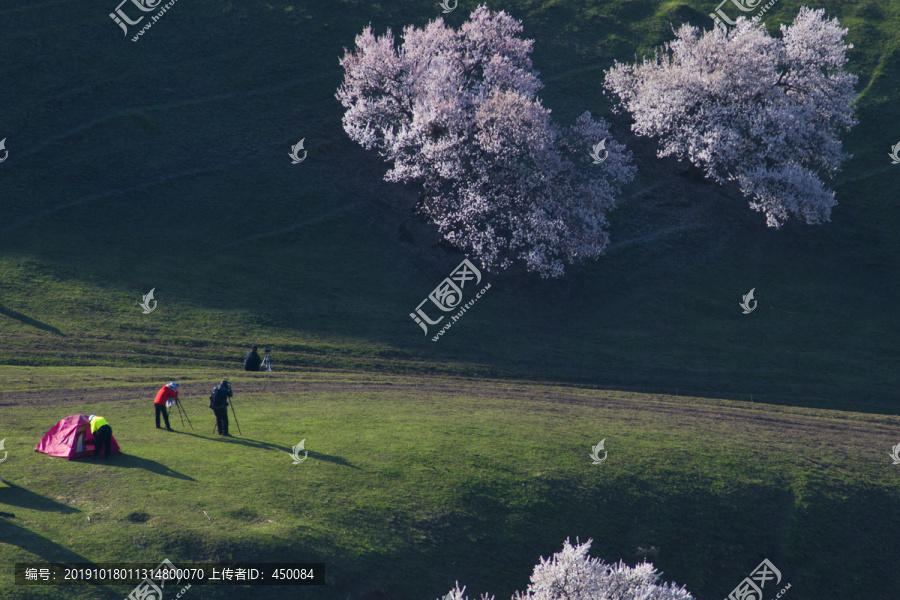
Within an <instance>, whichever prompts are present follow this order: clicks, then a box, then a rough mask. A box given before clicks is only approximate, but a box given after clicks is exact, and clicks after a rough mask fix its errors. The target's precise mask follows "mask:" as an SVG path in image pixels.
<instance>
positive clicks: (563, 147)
mask: <svg viewBox="0 0 900 600" xmlns="http://www.w3.org/2000/svg"><path fill="white" fill-rule="evenodd" d="M521 32H522V24H521V22H519V21H517V20H515V19H513V18H512V17H510V16H509V15H508V14H507V13H505V12H502V11H501V12H491V11H490V10H488V9H487V8H486V7H485V6H480V7H478V8H477V9H476V10H475V11H474V12H473V13H472V14H471V15H470V17H469V20H468V21H467V22H466V23H465V24H463V26H462V27H461V28H460V29H459V30H458V31H457V30H455V29H453V28H451V27H448V26H446V25H445V24H444V21H443V19H437V20H434V21H431V22H430V23H428V25H426V26H425V27H424V28H422V29H418V28H415V27H406V28H405V29H404V31H403V43H402V44H401V45H400V46H399V47H396V45H395V40H394V37H393V35H392V33H391V32H390V31H388V32H387V33H386V34H385V35H383V36H380V37H376V36H375V35H374V34H373V33H372V30H371V28H367V29H366V30H365V31H363V33H362V34H361V35H359V36H357V38H356V48H355V51H352V52H351V51H346V52H345V55H344V57H343V59H341V65H342V66H343V68H344V70H345V76H344V82H343V84H342V85H341V87H340V88H339V89H338V91H337V94H336V97H337V98H338V100H340V102H341V103H342V104H343V106H344V107H345V108H346V112H345V114H344V117H343V125H344V130H345V131H346V132H347V134H348V135H349V136H350V137H351V138H352V139H353V140H355V141H356V142H358V143H359V144H361V145H362V146H363V147H364V148H366V149H369V150H376V151H377V152H378V153H379V154H380V155H381V156H382V157H383V158H384V159H385V160H386V161H388V162H389V163H390V165H391V168H390V169H389V170H388V172H387V174H386V175H385V180H387V181H395V182H404V183H413V184H416V185H419V186H420V190H421V197H420V201H419V203H418V206H417V208H418V210H420V211H421V212H423V213H424V214H425V215H427V217H428V218H429V219H430V220H431V221H433V222H434V223H436V224H437V226H438V228H439V229H440V232H441V234H442V235H443V236H444V238H445V239H446V240H447V241H449V242H450V243H451V244H453V245H454V246H456V247H458V248H459V249H461V250H463V251H465V252H466V253H468V254H470V255H471V256H474V257H475V258H477V259H478V260H479V261H480V262H481V263H482V264H483V265H484V266H485V268H486V269H488V270H498V269H506V268H508V267H510V266H511V265H512V264H513V263H515V262H520V263H522V264H524V265H525V266H526V267H527V269H528V270H530V271H533V272H537V273H539V274H540V275H541V276H542V277H559V276H561V275H563V274H564V270H565V265H567V264H572V263H575V262H578V261H580V260H582V259H585V258H591V257H596V256H598V255H600V254H601V253H602V252H603V249H604V248H605V246H606V245H607V243H608V241H609V238H608V234H607V231H606V228H607V220H606V213H607V211H608V210H610V209H611V208H613V207H614V205H615V204H616V200H617V197H618V194H619V192H620V188H621V186H622V185H624V184H626V183H628V182H630V181H631V180H632V178H633V177H634V167H633V166H631V165H630V154H629V153H628V152H627V151H626V150H625V149H624V147H623V146H622V145H621V144H618V143H616V142H615V141H614V140H612V139H611V135H610V133H609V129H608V125H607V124H606V123H605V122H604V121H602V120H601V121H596V120H594V119H593V118H592V117H591V115H590V113H584V114H583V115H582V116H581V117H579V118H578V119H577V121H576V123H575V125H574V126H573V127H571V128H567V129H563V128H561V127H559V126H557V125H556V124H554V123H553V122H552V120H551V118H550V111H549V110H548V109H546V108H544V106H543V105H542V104H541V101H540V99H539V98H538V97H537V92H538V90H540V88H541V87H542V85H541V82H540V79H539V77H538V73H537V72H536V71H535V70H534V68H533V67H532V63H531V59H530V58H529V55H530V53H531V50H532V41H531V40H525V39H521V38H520V37H518V36H519V34H520V33H521ZM598 144H600V148H603V147H604V145H605V149H604V154H603V158H604V160H602V162H599V164H595V162H597V161H592V160H591V156H590V152H591V149H592V148H594V147H597V145H598ZM607 153H608V154H607Z"/></svg>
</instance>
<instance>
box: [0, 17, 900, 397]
mask: <svg viewBox="0 0 900 600" xmlns="http://www.w3.org/2000/svg"><path fill="white" fill-rule="evenodd" d="M470 4H471V3H470ZM470 4H466V3H464V2H461V3H460V6H459V8H458V9H457V10H456V11H454V12H453V13H451V14H449V15H448V16H447V17H446V19H447V20H448V22H450V23H452V24H454V25H458V24H460V23H461V22H462V21H463V20H464V19H465V17H466V15H467V14H468V10H470V9H471V8H473V7H474V4H471V5H470ZM799 5H800V3H799V2H794V1H793V0H780V1H779V2H778V3H777V5H776V6H775V7H774V8H773V10H772V11H770V13H769V15H768V17H767V21H766V22H767V25H768V26H769V27H770V29H773V30H775V29H777V25H778V24H779V23H781V22H785V21H788V20H790V19H791V18H792V16H793V15H794V14H795V13H796V10H797V8H798V7H799ZM490 6H491V7H492V8H495V9H505V10H508V11H509V12H511V13H512V14H513V15H514V16H516V17H517V18H519V19H521V20H523V22H524V25H525V33H526V35H527V36H528V37H530V38H533V39H535V40H536V44H535V52H534V61H535V65H536V67H537V68H538V69H539V70H540V71H541V72H542V73H543V77H544V81H545V83H546V88H545V89H544V90H543V92H542V97H543V98H544V101H545V103H546V105H547V106H549V107H551V108H552V109H553V110H554V114H555V115H556V116H557V118H559V119H560V120H561V121H563V122H570V121H571V120H572V119H573V118H574V117H575V116H576V115H577V114H578V113H580V112H581V111H583V110H585V109H590V110H591V111H593V112H594V113H595V114H601V115H603V114H606V113H607V110H608V103H607V100H606V99H605V97H604V96H603V95H602V89H601V82H602V70H603V69H604V68H606V67H608V66H609V65H611V64H612V61H613V60H614V59H619V60H629V59H631V58H632V57H633V56H634V55H635V54H641V53H646V52H649V51H650V49H651V48H652V47H654V46H655V45H657V44H659V43H661V42H663V41H665V40H666V39H668V38H669V36H670V30H669V27H670V24H671V25H674V26H677V25H678V24H680V23H682V22H685V21H690V22H693V23H696V24H698V25H700V26H703V27H708V26H709V25H710V20H709V18H708V17H707V16H706V15H707V13H708V12H710V11H711V10H712V8H714V7H713V6H711V3H708V2H706V1H705V0H694V1H691V2H682V3H679V2H658V1H639V0H634V1H619V0H617V1H609V2H587V1H584V2H578V1H574V0H572V1H560V2H495V3H491V4H490ZM825 6H826V8H827V9H828V12H829V14H833V15H835V16H838V17H840V18H841V19H842V22H844V23H845V25H847V26H849V27H850V35H849V39H850V41H852V42H853V43H854V44H855V45H856V49H854V50H853V51H852V52H851V54H850V56H851V64H850V69H851V70H852V71H853V72H855V73H857V74H858V75H859V76H860V91H862V92H863V94H862V96H861V99H860V102H859V116H860V121H861V122H860V125H859V126H858V127H857V128H856V129H855V130H854V131H853V132H852V133H851V134H849V135H847V136H846V141H845V143H846V146H847V148H848V149H849V150H850V151H851V152H853V153H854V154H855V155H856V156H855V158H854V159H852V160H851V161H849V162H848V163H847V164H846V169H845V171H844V173H843V174H842V175H841V176H840V178H839V179H838V180H837V181H836V183H835V189H836V190H837V194H838V201H839V203H840V204H839V206H838V207H837V208H836V210H835V211H834V214H833V218H832V222H831V223H830V224H827V225H824V226H819V227H807V226H800V225H796V224H791V225H788V226H786V227H784V228H783V229H782V230H781V231H777V232H776V231H770V230H767V229H766V228H765V226H764V222H763V218H762V217H761V216H760V215H759V214H757V213H752V212H751V211H750V210H749V209H748V208H747V206H746V201H744V200H743V199H741V198H739V197H738V196H737V195H736V194H735V193H734V191H733V190H721V189H719V188H715V187H713V186H709V185H704V184H702V183H698V182H696V181H692V180H689V179H687V178H685V177H683V176H680V175H679V173H680V172H682V171H684V165H679V164H677V163H676V162H675V161H659V160H657V159H655V158H654V156H653V152H654V146H653V144H652V143H647V142H645V141H640V140H635V139H633V138H631V137H630V136H628V134H627V128H626V127H627V124H624V123H622V122H621V121H617V123H618V125H617V126H618V134H617V135H619V136H620V137H621V138H622V139H625V140H626V141H627V142H628V144H629V147H630V148H632V149H633V150H634V151H635V154H636V162H637V163H638V166H639V167H640V168H641V172H640V174H639V176H638V179H637V181H636V182H635V184H634V185H633V186H632V188H631V189H630V190H629V193H628V199H627V201H626V202H625V203H623V205H622V207H621V209H620V210H619V211H618V212H616V213H615V214H614V215H613V227H612V230H611V233H612V239H613V244H612V246H611V247H610V250H609V253H608V255H607V256H606V257H603V258H601V259H600V260H599V261H597V262H594V263H589V264H587V265H585V266H583V267H577V268H572V269H571V270H570V272H569V274H568V276H567V277H566V278H565V279H564V280H562V281H553V282H546V281H541V280H539V279H537V278H533V277H527V276H522V275H520V274H516V275H495V274H488V275H487V280H488V281H490V282H492V284H493V285H492V288H491V290H490V292H489V293H488V294H487V295H486V296H485V298H484V299H483V300H481V301H480V302H479V303H478V305H477V306H476V307H474V308H473V310H471V311H469V313H467V314H466V316H465V317H464V319H463V320H462V321H461V322H460V323H459V324H457V325H456V326H455V327H454V328H453V329H452V331H450V332H448V334H447V335H445V336H444V337H443V338H441V340H440V341H439V342H437V343H434V342H432V341H430V338H429V337H425V336H423V335H422V332H421V330H420V329H419V328H418V327H417V326H416V325H415V324H414V323H413V322H412V320H411V319H410V318H409V316H408V314H409V312H411V310H413V308H414V307H415V306H416V305H417V304H418V303H419V302H420V301H421V300H422V299H423V298H425V297H426V295H427V294H428V293H429V292H430V291H431V290H432V289H433V288H434V286H436V285H437V284H438V283H439V282H440V281H441V279H443V278H444V277H445V276H446V275H447V274H448V273H449V271H450V270H451V269H452V268H453V267H454V266H455V265H456V264H457V263H458V262H459V260H460V258H461V256H460V255H455V254H452V253H449V254H448V253H447V252H446V250H444V249H443V248H441V247H438V246H436V245H434V240H433V238H431V237H429V236H428V234H427V232H428V231H429V229H428V228H427V227H425V226H424V225H417V224H415V223H414V222H412V221H410V220H409V213H408V207H409V205H410V201H411V199H414V197H415V191H414V190H408V189H404V188H401V187H400V186H394V185H388V184H385V183H383V182H382V181H381V176H382V174H383V172H384V170H385V167H384V166H383V165H382V164H381V163H380V162H379V161H378V160H377V159H376V158H375V157H374V156H372V155H370V154H368V153H366V152H365V151H363V150H362V149H360V148H359V147H356V146H354V144H352V143H351V142H350V141H349V140H348V139H347V138H346V136H345V135H344V134H343V132H342V130H341V125H340V117H341V110H340V106H339V104H338V103H337V101H336V100H335V99H334V98H333V93H334V90H335V89H336V87H337V86H338V84H339V83H340V81H341V76H342V75H341V70H340V68H339V66H338V63H337V60H338V57H339V56H340V55H341V54H342V52H343V48H344V47H346V46H350V45H352V43H353V38H354V36H355V34H356V33H358V32H360V31H361V30H362V28H363V27H364V26H366V25H367V24H369V23H371V24H372V25H373V27H375V29H376V30H378V31H383V30H384V29H386V28H387V27H392V28H393V29H394V30H395V31H399V30H400V28H401V27H402V26H403V25H405V24H409V23H413V24H419V25H421V24H423V23H425V22H426V21H427V20H428V19H431V18H434V17H436V16H438V15H439V13H440V10H439V8H438V7H437V6H436V5H435V4H434V3H428V2H415V3H413V2H395V3H388V4H386V5H379V4H370V3H362V2H293V1H290V2H285V1H277V2H267V3H240V4H239V3H233V2H229V1H225V0H194V1H192V2H179V3H176V4H175V5H174V6H173V7H172V8H170V9H169V11H168V12H167V13H166V14H165V15H164V16H163V18H162V19H160V21H159V22H157V23H155V24H154V26H153V28H152V29H150V30H149V31H148V32H147V33H146V34H145V35H144V36H143V37H142V38H141V39H140V41H139V42H137V43H133V42H131V41H130V38H125V37H123V35H122V32H121V30H119V29H118V28H117V26H116V25H115V24H114V23H113V22H112V20H111V19H109V17H108V16H107V14H108V13H109V12H110V11H111V10H112V8H110V7H100V6H98V7H94V8H93V9H91V8H86V7H84V6H83V5H81V4H78V3H74V2H60V3H54V4H53V5H52V6H48V5H46V4H44V3H37V2H25V3H21V4H20V5H19V6H18V7H16V8H4V9H0V34H2V35H0V39H2V40H3V41H2V42H0V45H2V48H3V52H0V81H2V82H3V84H4V85H2V86H0V106H2V109H0V136H3V137H6V138H7V143H6V147H7V149H9V151H10V156H9V159H8V160H7V161H6V162H5V163H3V164H2V165H0V334H2V337H3V344H2V347H0V361H2V362H4V363H7V364H22V365H29V364H30V365H35V364H43V365H60V366H61V365H85V364H96V365H109V364H114V365H116V364H118V365H142V364H173V363H174V364H180V365H189V364H193V365H196V366H199V365H209V364H212V363H211V362H210V361H213V362H214V363H219V364H225V363H228V364H233V361H234V360H236V358H237V357H239V356H240V355H241V354H242V353H243V352H244V351H245V348H244V347H245V346H246V345H247V344H249V343H250V342H260V343H272V344H274V345H275V346H276V347H277V353H276V356H275V360H276V364H277V365H279V366H282V367H285V366H286V367H296V368H308V367H343V368H346V367H351V368H366V369H376V370H384V369H389V370H392V371H395V372H457V373H464V374H493V375H514V376H526V377H538V378H542V379H558V380H567V381H577V382H587V383H593V384H597V385H602V386H607V387H616V388H620V389H633V390H646V391H665V392H671V393H674V392H675V390H676V388H677V389H678V390H679V393H685V392H686V393H695V394H700V393H703V394H705V395H715V396H719V397H731V398H742V399H748V398H749V397H750V395H751V394H753V395H754V397H755V398H761V399H763V400H766V401H771V402H791V403H813V404H816V405H821V406H853V407H858V408H862V409H866V408H865V407H866V406H867V404H866V403H871V402H877V403H883V402H888V404H889V407H888V408H884V407H882V409H884V410H895V409H894V403H893V400H894V399H895V398H896V393H895V384H896V377H895V372H896V369H895V367H896V358H895V357H896V352H895V349H894V346H895V339H896V335H897V333H898V330H900V328H898V321H897V317H896V311H895V302H894V299H895V297H896V294H897V292H898V286H897V279H896V277H895V276H894V274H895V273H896V272H897V268H898V266H900V261H898V256H900V245H898V236H897V233H896V232H897V231H898V226H900V220H898V211H897V210H896V206H895V202H894V200H895V196H896V189H898V188H900V185H898V184H900V175H898V174H900V168H898V167H897V166H892V165H890V161H889V159H888V158H887V156H886V154H887V150H888V148H889V146H890V145H892V144H894V143H896V142H897V141H898V140H900V130H894V129H892V127H891V126H890V124H891V123H895V122H896V121H897V117H898V116H900V103H898V95H897V87H896V81H897V77H895V75H897V74H898V71H897V64H898V52H897V44H898V30H900V9H898V7H897V5H895V4H893V3H891V2H889V1H888V0H881V1H877V0H873V1H869V2H865V3H862V2H861V3H829V2H826V3H825ZM300 138H305V140H306V144H305V145H306V148H307V149H308V152H309V154H308V157H307V159H306V160H305V161H304V162H303V163H301V164H299V165H292V164H291V162H290V160H289V159H288V157H287V153H288V151H289V149H290V147H291V146H292V145H293V144H295V143H296V142H297V141H298V140H299V139H300ZM895 138H896V139H895ZM748 160H753V157H748ZM151 288H155V289H156V299H157V300H158V301H159V307H158V309H157V310H156V311H155V312H154V313H152V314H150V315H143V314H142V313H141V311H140V309H139V308H138V306H137V303H138V301H139V300H140V299H141V296H142V295H143V294H146V293H147V292H148V291H149V290H150V289H151ZM750 288H755V289H756V298H757V299H758V301H759V308H758V309H757V310H756V311H755V312H754V313H752V314H751V315H742V314H741V312H740V309H739V307H738V303H739V302H740V299H741V296H742V295H743V294H746V293H747V292H748V291H749V290H750Z"/></svg>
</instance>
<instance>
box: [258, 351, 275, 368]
mask: <svg viewBox="0 0 900 600" xmlns="http://www.w3.org/2000/svg"><path fill="white" fill-rule="evenodd" d="M271 351H272V349H271V348H266V356H265V358H263V361H262V364H260V365H259V370H260V371H268V372H269V373H271V372H272V359H271V358H269V352H271Z"/></svg>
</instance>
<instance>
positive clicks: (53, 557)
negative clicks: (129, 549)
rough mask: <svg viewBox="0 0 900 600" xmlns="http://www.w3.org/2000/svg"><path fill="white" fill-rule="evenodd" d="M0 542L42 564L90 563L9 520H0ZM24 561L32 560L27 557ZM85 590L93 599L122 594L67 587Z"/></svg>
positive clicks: (97, 588)
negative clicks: (15, 548)
mask: <svg viewBox="0 0 900 600" xmlns="http://www.w3.org/2000/svg"><path fill="white" fill-rule="evenodd" d="M0 540H3V542H4V543H6V544H10V545H12V546H17V547H18V548H21V549H22V550H23V551H25V552H27V553H29V554H33V555H34V556H37V557H39V558H40V559H41V561H43V562H50V563H68V564H76V563H90V562H91V561H90V560H88V559H87V558H86V557H84V556H82V555H80V554H78V553H77V552H73V551H71V550H69V549H68V548H66V547H64V546H61V545H60V544H58V543H56V542H54V541H53V540H51V539H50V538H47V537H44V536H42V535H40V534H38V533H35V532H33V531H31V530H29V529H26V528H25V527H22V526H21V525H18V524H16V523H13V522H12V521H10V520H9V519H3V518H0ZM26 560H34V559H32V558H30V557H29V558H27V559H26ZM86 589H90V591H91V593H92V597H95V598H110V599H113V598H121V597H122V594H121V593H120V592H117V591H115V590H113V589H112V588H110V587H109V586H106V585H99V584H98V585H91V586H71V587H69V590H70V591H73V592H74V591H78V592H81V591H83V590H86ZM23 594H24V592H23ZM23 597H25V596H23Z"/></svg>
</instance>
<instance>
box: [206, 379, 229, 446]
mask: <svg viewBox="0 0 900 600" xmlns="http://www.w3.org/2000/svg"><path fill="white" fill-rule="evenodd" d="M231 396H232V392H231V384H230V383H228V380H227V379H223V380H222V383H220V384H219V385H217V386H216V387H215V388H213V391H212V394H210V396H209V407H210V408H211V409H212V410H213V413H215V415H216V429H217V430H218V431H219V435H223V436H225V437H231V434H229V433H228V399H229V398H231Z"/></svg>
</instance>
